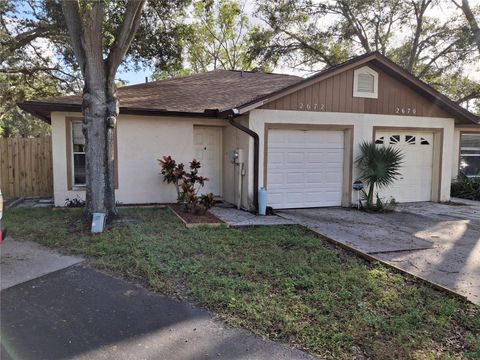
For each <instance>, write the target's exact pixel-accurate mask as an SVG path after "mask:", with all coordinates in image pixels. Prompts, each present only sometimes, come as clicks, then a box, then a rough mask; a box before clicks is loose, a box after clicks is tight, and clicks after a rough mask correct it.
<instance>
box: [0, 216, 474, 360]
mask: <svg viewBox="0 0 480 360" xmlns="http://www.w3.org/2000/svg"><path fill="white" fill-rule="evenodd" d="M121 214H122V215H123V221H121V222H117V223H115V224H114V226H112V227H110V228H109V229H108V231H107V232H106V233H104V234H102V235H97V236H91V235H90V234H89V233H88V232H87V231H86V230H85V229H86V226H85V225H84V224H83V223H82V222H81V220H79V219H80V218H81V213H80V211H79V210H49V209H12V210H9V211H7V212H6V214H5V215H6V219H5V220H6V224H7V226H8V227H9V228H10V234H11V235H12V236H14V237H15V238H16V239H17V240H34V241H38V242H40V243H42V244H44V245H46V246H49V247H56V248H60V249H61V251H64V252H68V253H74V254H82V255H84V256H86V257H88V258H89V259H90V261H91V263H92V264H93V266H95V267H97V268H100V269H103V270H107V271H110V272H113V273H116V274H121V275H122V276H124V277H126V278H128V279H133V280H136V281H140V282H142V283H143V284H145V285H147V286H148V287H149V288H151V289H153V290H156V291H161V292H164V293H167V294H170V295H176V296H180V297H186V298H188V299H190V300H193V301H195V302H197V303H200V304H202V305H203V306H205V307H206V308H208V309H210V310H213V311H214V312H216V313H217V314H218V315H219V316H220V317H221V318H223V319H224V320H225V321H227V322H228V323H230V324H232V325H234V326H241V327H244V328H247V329H249V330H251V331H252V332H254V333H255V334H258V335H261V336H265V337H268V338H270V339H273V340H278V341H282V342H288V343H290V344H293V345H295V346H297V347H299V348H302V349H305V350H307V351H309V352H311V353H315V354H318V355H320V356H324V357H328V358H332V359H333V358H335V359H351V358H374V359H402V358H408V359H438V358H440V359H457V358H468V359H479V358H480V308H479V307H477V306H474V305H472V304H470V303H468V302H466V301H463V300H461V299H459V298H456V297H453V296H451V295H448V294H445V293H442V292H440V291H437V290H434V289H431V288H429V287H427V286H425V285H423V284H421V283H418V282H415V281H413V280H411V279H409V278H407V277H405V276H403V275H402V274H399V273H397V272H395V271H393V270H391V269H388V268H385V267H384V266H381V265H380V264H372V263H368V262H366V261H364V260H362V259H360V258H358V257H357V256H355V255H354V254H351V253H349V252H346V251H345V250H342V249H339V248H336V247H334V246H332V245H330V244H329V243H328V242H326V241H325V240H324V239H321V238H319V237H318V236H315V235H313V234H312V233H311V232H309V231H308V230H305V229H303V228H301V227H297V226H275V227H258V228H248V229H228V228H226V227H221V228H216V229H212V228H196V229H186V228H185V227H184V226H183V224H181V223H180V221H179V220H178V219H177V218H176V217H175V215H173V214H172V213H171V212H170V211H169V210H168V209H153V208H150V209H122V211H121Z"/></svg>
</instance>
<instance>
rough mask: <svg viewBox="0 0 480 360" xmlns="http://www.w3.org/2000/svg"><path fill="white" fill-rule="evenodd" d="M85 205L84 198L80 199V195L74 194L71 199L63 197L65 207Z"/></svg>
mask: <svg viewBox="0 0 480 360" xmlns="http://www.w3.org/2000/svg"><path fill="white" fill-rule="evenodd" d="M84 206H85V200H82V199H81V198H80V196H78V195H77V196H76V197H74V198H73V199H69V198H66V199H65V207H67V208H81V207H84Z"/></svg>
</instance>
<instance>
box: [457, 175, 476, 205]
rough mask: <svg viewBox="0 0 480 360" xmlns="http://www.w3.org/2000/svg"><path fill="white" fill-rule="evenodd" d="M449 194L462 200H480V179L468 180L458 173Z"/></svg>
mask: <svg viewBox="0 0 480 360" xmlns="http://www.w3.org/2000/svg"><path fill="white" fill-rule="evenodd" d="M450 193H451V195H452V196H455V197H459V198H463V199H470V200H480V178H478V177H475V178H469V177H468V176H466V175H465V174H463V173H460V174H459V175H458V177H457V178H456V179H455V181H454V182H453V183H452V186H451V189H450Z"/></svg>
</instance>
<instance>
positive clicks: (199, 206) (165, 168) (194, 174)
mask: <svg viewBox="0 0 480 360" xmlns="http://www.w3.org/2000/svg"><path fill="white" fill-rule="evenodd" d="M158 162H159V164H160V167H161V168H162V171H161V174H162V175H163V181H165V182H167V183H168V184H174V185H175V188H176V190H177V201H178V203H180V204H183V205H184V209H185V211H187V212H191V213H203V212H205V211H206V210H208V209H210V208H211V207H212V206H213V204H214V197H213V194H212V193H208V194H203V195H199V194H198V192H199V191H200V189H201V188H202V187H204V186H205V182H207V181H208V179H207V178H206V177H203V176H200V175H198V170H199V169H200V168H201V164H200V162H199V161H197V160H195V159H193V160H192V161H191V162H190V171H186V170H185V165H183V164H182V163H177V162H176V161H175V160H174V159H173V158H172V157H171V156H170V155H168V156H164V157H163V158H161V159H159V160H158Z"/></svg>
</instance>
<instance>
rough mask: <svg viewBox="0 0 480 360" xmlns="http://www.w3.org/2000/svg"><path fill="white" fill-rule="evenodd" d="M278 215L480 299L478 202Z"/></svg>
mask: <svg viewBox="0 0 480 360" xmlns="http://www.w3.org/2000/svg"><path fill="white" fill-rule="evenodd" d="M278 214H279V215H280V216H282V217H285V218H287V219H289V220H292V221H295V222H298V223H300V224H303V225H306V226H308V227H309V228H311V229H312V230H314V231H316V232H318V233H320V234H323V235H325V236H327V237H329V238H332V239H334V240H336V241H339V242H341V243H344V244H346V245H349V246H351V247H353V248H355V249H357V250H359V251H362V252H364V253H366V254H369V255H371V256H373V257H376V258H378V259H380V260H383V261H386V262H388V263H391V264H393V265H395V266H397V267H399V268H401V269H403V270H405V271H408V272H410V273H412V274H414V275H417V276H421V277H423V278H425V279H427V280H429V281H432V282H434V283H436V284H439V285H442V286H444V287H447V288H449V289H451V290H453V291H455V292H457V293H459V294H461V295H464V296H466V297H467V298H468V299H469V300H470V301H472V302H473V303H476V304H480V202H476V201H468V200H463V199H454V200H453V201H452V203H449V204H437V203H430V202H428V203H412V204H402V205H400V206H399V207H398V209H397V211H395V212H393V213H388V214H372V213H365V212H361V211H357V210H353V209H343V208H321V209H300V210H283V211H279V212H278Z"/></svg>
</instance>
